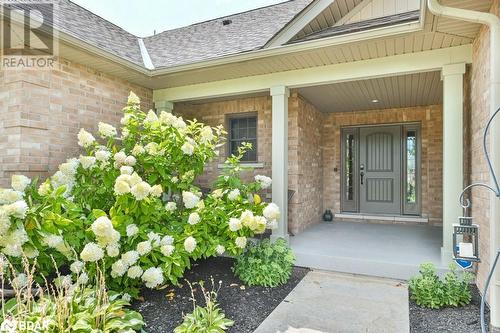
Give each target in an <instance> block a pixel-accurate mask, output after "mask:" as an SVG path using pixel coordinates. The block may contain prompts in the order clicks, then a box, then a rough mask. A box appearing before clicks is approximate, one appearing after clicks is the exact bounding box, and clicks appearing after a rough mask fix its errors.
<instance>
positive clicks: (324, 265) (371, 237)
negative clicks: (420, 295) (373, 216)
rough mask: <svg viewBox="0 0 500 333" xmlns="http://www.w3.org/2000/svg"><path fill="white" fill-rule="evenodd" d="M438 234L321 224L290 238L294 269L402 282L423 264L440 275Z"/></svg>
mask: <svg viewBox="0 0 500 333" xmlns="http://www.w3.org/2000/svg"><path fill="white" fill-rule="evenodd" d="M441 244H442V228H441V227H431V226H427V225H398V224H376V223H359V222H332V223H323V222H322V223H320V224H317V225H314V226H311V227H310V228H308V229H306V230H305V231H303V232H302V233H300V234H298V235H297V236H294V237H290V245H291V247H292V248H293V250H294V252H295V254H296V256H297V262H296V265H298V266H304V267H310V268H315V269H323V270H330V271H337V272H344V273H354V274H364V275H371V276H379V277H388V278H395V279H403V280H407V279H409V278H410V277H412V276H413V275H415V274H417V273H418V266H419V265H420V264H421V263H423V262H433V263H434V264H435V265H436V266H437V267H438V269H439V271H441V272H443V271H445V270H446V264H443V263H442V262H441Z"/></svg>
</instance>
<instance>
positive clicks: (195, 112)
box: [174, 96, 272, 187]
mask: <svg viewBox="0 0 500 333" xmlns="http://www.w3.org/2000/svg"><path fill="white" fill-rule="evenodd" d="M271 104H272V100H271V97H268V96H259V97H249V98H240V99H234V100H229V101H227V100H225V101H217V102H210V103H193V102H186V103H176V104H175V109H174V113H175V114H178V115H181V116H182V117H184V118H187V119H197V120H198V121H200V122H203V123H205V124H207V125H210V126H218V125H221V124H222V125H224V126H225V127H226V129H227V121H228V117H229V116H230V115H234V114H240V113H256V114H257V126H258V129H257V160H258V163H262V168H256V169H254V171H253V172H244V173H243V174H242V176H243V178H244V179H245V180H246V181H248V180H252V179H253V176H254V175H257V174H261V175H266V176H268V177H270V176H271V153H272V152H271V140H272V137H271V133H272V132H271ZM227 152H228V147H227V145H224V147H222V148H221V149H220V155H219V159H218V160H216V161H214V162H213V163H209V164H208V165H206V166H205V172H204V174H203V176H201V177H200V178H199V179H198V182H199V183H200V185H201V186H206V187H210V186H211V184H212V183H213V181H214V180H215V178H216V177H217V175H218V174H219V171H220V170H219V168H218V164H220V163H223V162H224V161H225V159H226V156H227Z"/></svg>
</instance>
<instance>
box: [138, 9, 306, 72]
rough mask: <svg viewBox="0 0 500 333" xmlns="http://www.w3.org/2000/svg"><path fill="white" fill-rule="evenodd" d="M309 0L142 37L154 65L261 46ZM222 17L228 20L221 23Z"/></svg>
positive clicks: (176, 63)
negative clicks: (228, 21) (225, 23)
mask: <svg viewBox="0 0 500 333" xmlns="http://www.w3.org/2000/svg"><path fill="white" fill-rule="evenodd" d="M312 1H313V0H293V1H288V2H284V3H280V4H277V5H272V6H268V7H264V8H258V9H254V10H250V11H247V12H244V13H238V14H235V15H229V16H225V17H221V18H217V19H214V20H210V21H206V22H202V23H197V24H193V25H190V26H187V27H183V28H179V29H174V30H167V31H164V32H162V33H159V34H157V35H154V36H150V37H146V38H144V44H145V45H146V48H147V50H148V52H149V55H150V57H151V60H152V61H153V64H154V65H155V67H156V68H158V67H171V66H179V65H184V64H189V63H194V62H198V61H203V60H208V59H213V58H218V57H222V56H226V55H231V54H236V53H242V52H247V51H252V50H256V49H259V48H262V47H263V46H264V45H265V44H266V43H267V42H268V41H269V40H270V39H271V38H272V37H273V36H274V35H275V34H276V33H278V32H279V31H280V30H281V29H282V28H284V27H285V25H286V24H287V23H288V22H290V21H291V20H292V19H293V18H294V17H295V16H296V15H297V14H299V13H300V12H301V11H302V10H303V9H304V8H305V7H307V5H309V4H310V3H311V2H312ZM224 20H230V21H231V23H230V24H228V25H223V21H224Z"/></svg>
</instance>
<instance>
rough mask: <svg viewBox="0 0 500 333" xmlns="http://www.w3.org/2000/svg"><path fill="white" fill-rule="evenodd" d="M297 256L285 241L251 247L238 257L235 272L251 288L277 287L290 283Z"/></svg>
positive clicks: (263, 243) (264, 242)
mask: <svg viewBox="0 0 500 333" xmlns="http://www.w3.org/2000/svg"><path fill="white" fill-rule="evenodd" d="M294 261H295V256H294V254H293V252H292V249H291V248H290V247H289V246H288V245H287V243H286V241H285V240H284V239H278V240H276V241H275V242H274V243H271V242H270V241H269V240H268V239H265V240H263V241H261V242H260V243H258V244H252V245H249V246H248V247H247V249H246V251H245V252H244V253H243V254H242V255H240V256H239V257H237V259H236V263H235V265H234V267H233V271H234V273H235V274H236V276H237V277H238V278H240V280H241V281H243V282H244V283H246V284H247V285H249V286H264V287H277V286H279V285H282V284H284V283H286V282H287V281H288V279H289V278H290V275H291V274H292V267H293V263H294Z"/></svg>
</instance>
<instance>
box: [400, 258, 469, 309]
mask: <svg viewBox="0 0 500 333" xmlns="http://www.w3.org/2000/svg"><path fill="white" fill-rule="evenodd" d="M473 278H474V276H473V274H472V273H470V272H464V273H462V274H458V273H457V269H456V267H455V266H454V265H453V264H451V265H450V271H449V272H447V273H446V274H445V276H444V278H442V279H440V278H439V276H438V275H437V273H436V267H435V266H434V264H432V263H424V264H422V265H420V274H419V275H418V276H416V277H413V278H411V279H410V285H409V286H410V291H411V298H412V299H413V300H415V302H416V303H417V304H418V305H420V306H423V307H426V308H432V309H439V308H442V307H445V306H452V307H458V306H463V305H466V304H469V303H470V301H471V292H470V287H469V284H470V282H471V281H472V280H473Z"/></svg>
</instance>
